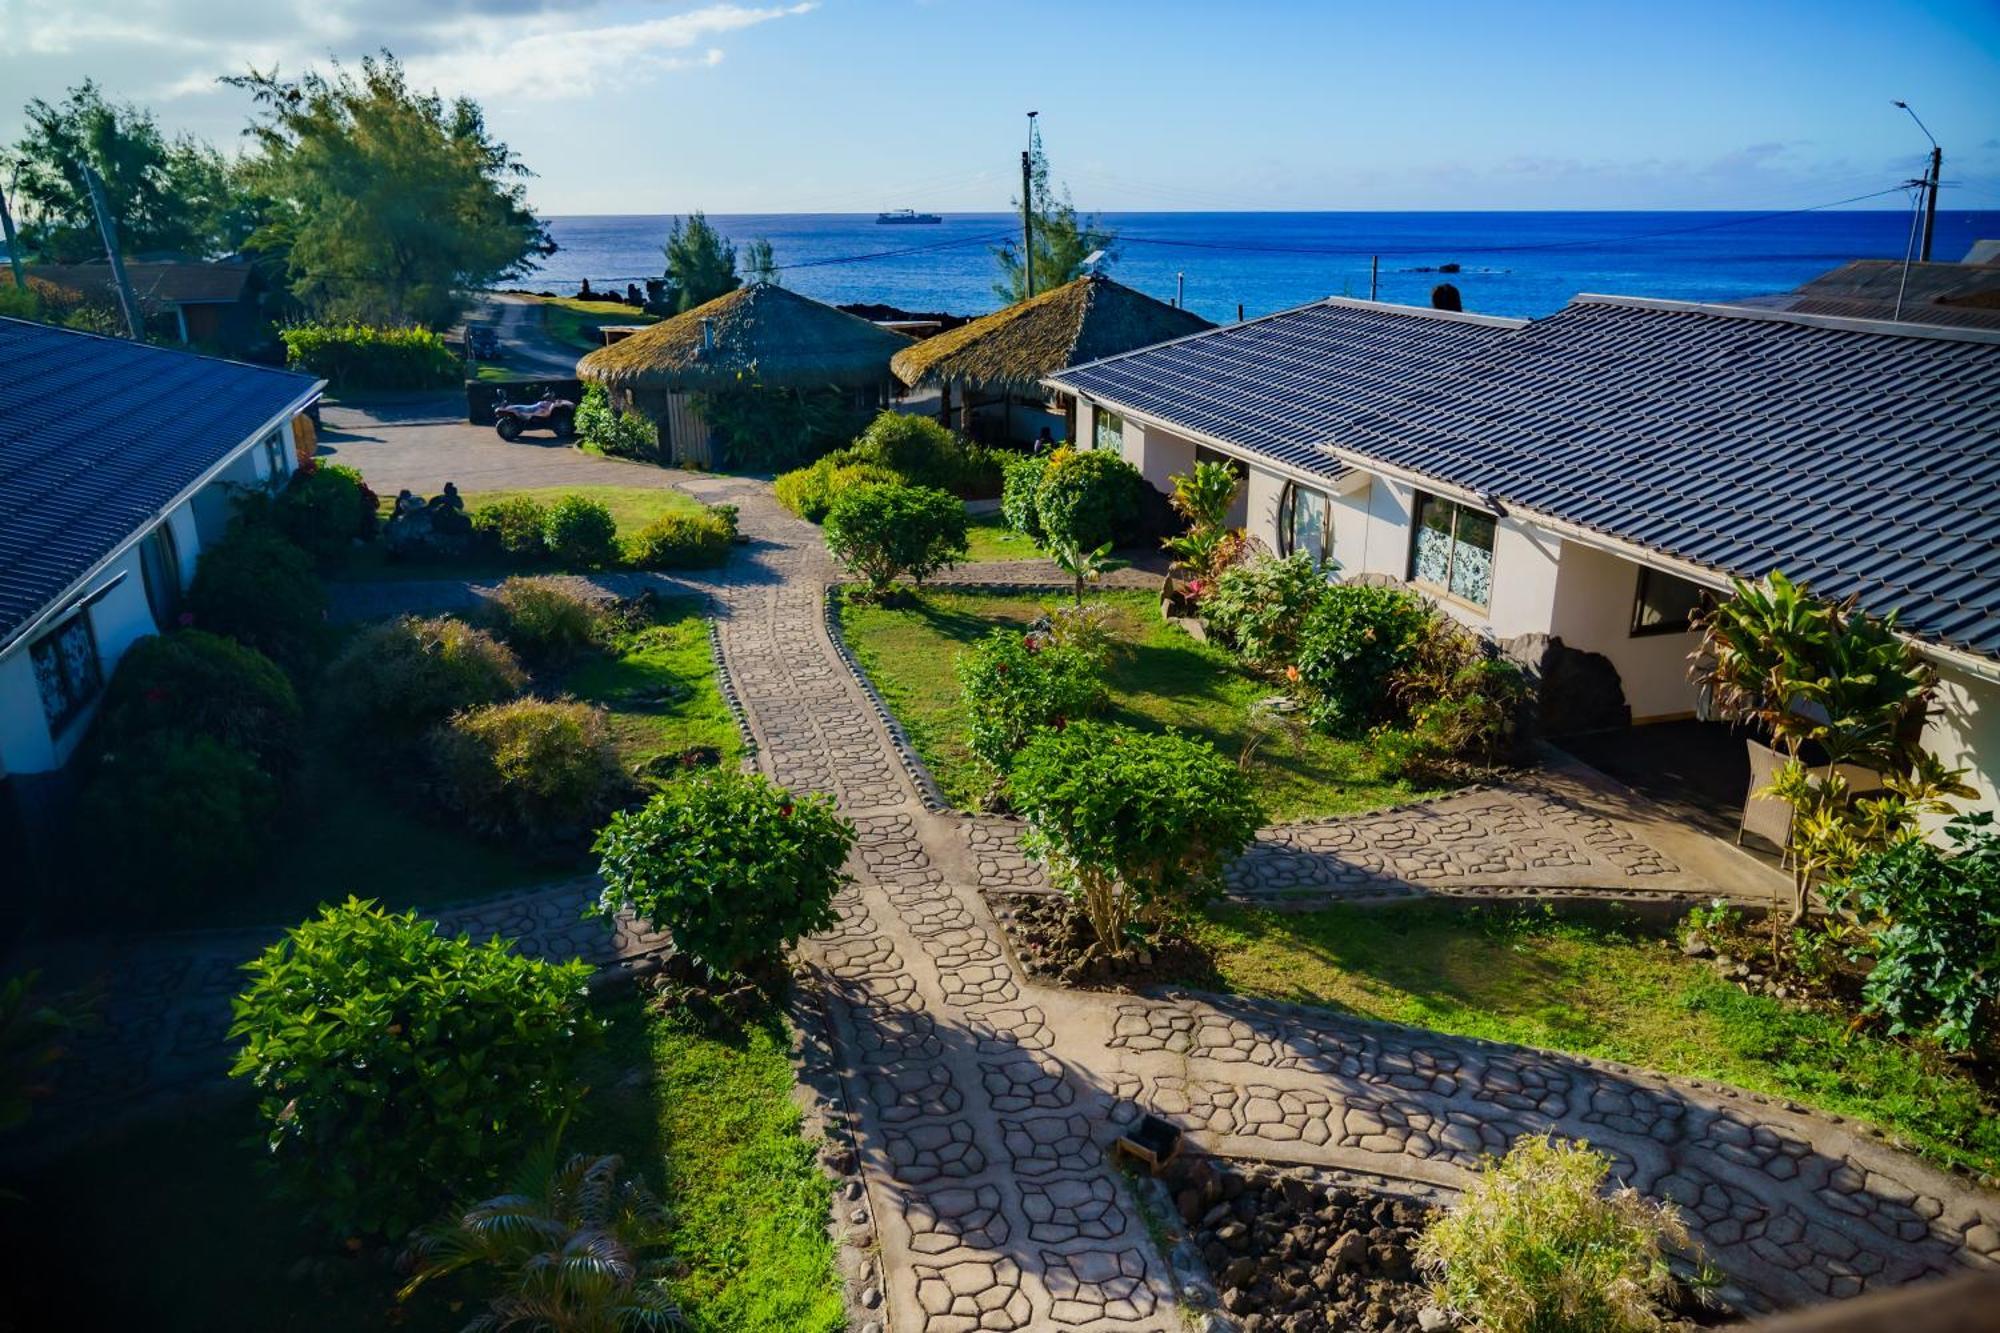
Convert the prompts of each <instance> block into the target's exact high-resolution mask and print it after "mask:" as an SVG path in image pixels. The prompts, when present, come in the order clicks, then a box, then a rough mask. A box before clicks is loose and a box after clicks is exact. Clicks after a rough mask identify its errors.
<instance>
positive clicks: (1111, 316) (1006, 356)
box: [889, 273, 1214, 397]
mask: <svg viewBox="0 0 2000 1333" xmlns="http://www.w3.org/2000/svg"><path fill="white" fill-rule="evenodd" d="M1213 327H1214V325H1212V324H1210V323H1209V322H1208V321H1207V320H1205V319H1203V318H1202V317H1201V316H1199V315H1193V314H1189V313H1188V312H1187V311H1185V310H1181V309H1179V308H1177V307H1175V306H1170V305H1168V304H1167V303H1166V302H1164V301H1156V300H1154V299H1153V298H1152V297H1150V296H1147V295H1146V294H1145V293H1144V292H1135V291H1133V290H1132V289H1131V288H1130V287H1127V286H1124V285H1123V284H1121V283H1116V282H1113V281H1112V280H1111V279H1109V278H1106V277H1103V276H1100V275H1098V274H1094V273H1093V274H1091V275H1089V276H1087V277H1082V278H1078V279H1077V280H1076V281H1074V282H1066V283H1064V284H1063V285H1062V286H1060V287H1057V288H1054V289H1052V290H1050V291H1046V292H1043V293H1042V294H1041V295H1039V296H1035V297H1030V298H1029V299H1028V300H1026V301H1022V302H1019V303H1018V304H1016V305H1011V306H1008V307H1007V308H1006V309H1005V310H1001V311H998V312H996V313H994V314H991V315H987V316H985V317H983V318H980V319H975V320H973V321H972V322H971V323H970V324H964V325H961V326H959V327H958V328H955V329H952V330H950V331H949V332H946V333H940V334H938V335H937V336H936V337H934V338H927V339H925V340H924V341H923V342H920V343H917V344H916V345H915V346H913V347H905V348H904V349H903V350H902V351H900V352H898V353H897V354H896V358H895V360H893V361H892V362H890V363H889V364H890V366H891V368H892V369H894V370H895V372H896V378H898V379H900V380H902V381H903V383H905V384H907V385H909V386H910V387H911V388H920V387H925V386H937V387H940V388H946V389H949V387H950V386H951V385H954V384H956V385H958V386H959V387H960V388H961V389H962V390H963V391H965V392H967V393H969V394H1017V393H1018V394H1024V395H1027V396H1030V397H1039V396H1041V395H1042V394H1043V393H1044V392H1045V390H1044V389H1043V388H1042V387H1041V379H1042V376H1044V375H1052V374H1054V373H1055V372H1056V371H1059V370H1065V369H1067V368H1069V367H1070V366H1076V365H1082V364H1083V363H1084V362H1086V361H1095V360H1097V359H1098V358H1099V357H1103V356H1115V355H1117V354H1118V353H1120V352H1129V351H1132V350H1133V349H1134V348H1138V347H1147V346H1151V345H1152V344H1153V343H1158V342H1165V341H1167V340H1168V339H1170V338H1181V337H1185V336H1187V335H1188V334H1191V333H1200V332H1202V331H1203V330H1204V329H1210V328H1213Z"/></svg>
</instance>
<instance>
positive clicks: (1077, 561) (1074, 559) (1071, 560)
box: [1049, 537, 1111, 606]
mask: <svg viewBox="0 0 2000 1333" xmlns="http://www.w3.org/2000/svg"><path fill="white" fill-rule="evenodd" d="M1049 559H1051V560H1053V561H1055V564H1056V568H1057V569H1060V570H1061V571H1062V572H1063V573H1065V574H1067V575H1069V576H1070V578H1071V579H1073V580H1074V581H1075V594H1076V605H1078V606H1082V605H1083V585H1084V584H1086V583H1095V582H1097V580H1099V579H1101V578H1103V577H1104V571H1105V570H1107V569H1109V568H1110V567H1111V543H1110V542H1105V543H1104V544H1103V545H1101V546H1098V547H1095V548H1085V547H1082V546H1078V545H1077V544H1076V543H1075V542H1072V541H1069V540H1067V539H1065V538H1059V537H1051V538H1050V539H1049Z"/></svg>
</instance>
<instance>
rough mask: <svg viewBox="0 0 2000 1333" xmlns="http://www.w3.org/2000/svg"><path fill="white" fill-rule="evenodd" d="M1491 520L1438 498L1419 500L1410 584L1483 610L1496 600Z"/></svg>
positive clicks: (1428, 496)
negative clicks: (1426, 586) (1424, 585)
mask: <svg viewBox="0 0 2000 1333" xmlns="http://www.w3.org/2000/svg"><path fill="white" fill-rule="evenodd" d="M1496 526H1497V524H1496V522H1495V520H1494V517H1493V515H1491V514H1487V513H1482V512H1481V511H1479V510H1477V509H1468V508H1467V507H1466V506H1464V505H1462V504H1457V503H1455V502H1453V501H1451V500H1445V499H1441V498H1439V497H1438V496H1435V495H1424V494H1421V493H1419V494H1418V496H1417V523H1416V535H1415V536H1414V538H1413V539H1412V541H1411V544H1410V580H1411V582H1413V583H1428V584H1430V585H1431V586H1433V587H1436V588H1440V589H1443V590H1444V591H1445V592H1448V593H1450V594H1451V595H1452V596H1453V597H1457V598H1460V599H1461V600H1463V601H1467V602H1471V603H1473V604H1474V605H1475V606H1485V605H1486V604H1487V602H1489V601H1490V600H1492V597H1493V533H1494V529H1495V527H1496Z"/></svg>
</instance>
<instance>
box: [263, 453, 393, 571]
mask: <svg viewBox="0 0 2000 1333" xmlns="http://www.w3.org/2000/svg"><path fill="white" fill-rule="evenodd" d="M271 518H272V520H273V521H274V522H275V523H276V524H277V527H278V531H280V532H282V533H284V534H285V536H287V537H289V538H290V539H291V540H292V541H293V542H295V543H297V544H298V546H299V547H300V548H301V549H303V550H304V551H305V552H306V553H307V554H308V555H310V556H312V557H313V558H314V559H316V560H318V561H320V562H321V563H322V564H325V563H328V562H331V561H334V560H338V559H339V558H340V557H342V556H344V555H346V554H347V553H348V552H349V551H350V550H352V549H353V547H354V543H355V542H356V541H365V540H366V539H368V538H369V537H372V536H374V535H375V492H373V491H371V490H369V489H368V486H367V483H365V482H363V481H362V480H361V473H360V472H358V471H356V470H355V469H354V468H351V467H343V466H342V465H340V464H339V463H320V462H315V461H308V462H307V463H305V464H303V465H302V466H301V467H300V468H299V469H298V471H296V472H294V473H292V479H291V480H290V481H289V482H287V483H286V485H285V489H284V490H283V491H282V492H280V493H279V495H278V498H277V502H276V503H275V504H273V505H272V506H271Z"/></svg>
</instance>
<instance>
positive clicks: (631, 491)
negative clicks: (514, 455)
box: [327, 483, 708, 583]
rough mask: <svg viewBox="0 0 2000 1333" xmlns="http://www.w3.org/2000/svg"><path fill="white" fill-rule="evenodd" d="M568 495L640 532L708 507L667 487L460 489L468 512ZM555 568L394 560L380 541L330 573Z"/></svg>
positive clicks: (390, 575) (448, 573)
mask: <svg viewBox="0 0 2000 1333" xmlns="http://www.w3.org/2000/svg"><path fill="white" fill-rule="evenodd" d="M440 485H442V483H440ZM566 495H581V496H583V497H584V498H585V499H587V500H595V501H597V502H598V503H599V504H602V505H603V506H604V507H605V508H606V509H609V510H610V511H611V517H612V518H613V519H614V520H615V521H616V522H617V524H618V531H619V533H620V534H621V535H624V534H630V533H635V532H637V531H638V530H639V529H641V528H643V527H645V526H646V524H648V523H650V522H651V521H652V520H653V519H655V518H658V517H660V516H661V515H663V514H698V513H701V512H702V511H703V510H704V509H706V508H707V507H708V506H706V505H704V504H703V503H702V502H701V501H699V500H697V499H695V498H694V497H693V496H691V495H688V494H686V493H685V492H682V491H676V490H672V489H670V488H668V487H665V486H536V487H530V488H525V489H520V490H500V491H461V492H459V498H460V499H462V500H464V501H465V508H466V512H467V513H470V512H472V511H473V510H475V509H478V508H479V507H480V506H481V505H488V504H496V503H498V502H499V501H502V500H510V499H513V498H515V497H517V496H527V497H528V498H529V499H532V500H536V501H539V502H540V503H541V504H544V505H552V504H554V503H555V502H556V501H558V500H560V499H562V498H563V497H564V496H566ZM425 498H429V497H428V496H427V497H425ZM377 503H378V506H379V508H380V511H381V514H382V517H383V520H384V521H385V522H386V521H387V519H388V516H389V514H390V513H391V512H392V511H393V510H394V508H395V504H396V497H395V495H394V494H393V493H388V494H382V495H379V496H378V497H377ZM551 572H556V573H560V572H562V571H561V570H559V569H554V568H552V567H542V568H537V569H532V570H530V569H524V568H522V567H521V566H520V564H518V563H517V562H514V561H509V560H505V559H500V558H497V557H492V556H480V557H477V558H474V559H466V560H391V559H390V558H389V555H388V551H387V550H386V549H385V548H384V546H383V544H382V543H381V542H380V541H379V540H377V541H372V542H367V543H364V544H363V545H361V546H359V547H356V548H355V550H354V552H353V553H352V554H351V555H349V556H348V557H347V558H346V559H345V560H344V561H342V563H341V564H340V565H339V566H338V567H336V568H334V569H332V570H330V571H329V572H328V574H327V577H328V578H330V579H334V580H337V581H345V582H362V583H367V582H374V581H377V580H383V579H393V580H404V579H409V580H427V579H503V578H506V577H507V576H508V575H509V574H522V573H538V574H546V573H551Z"/></svg>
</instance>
